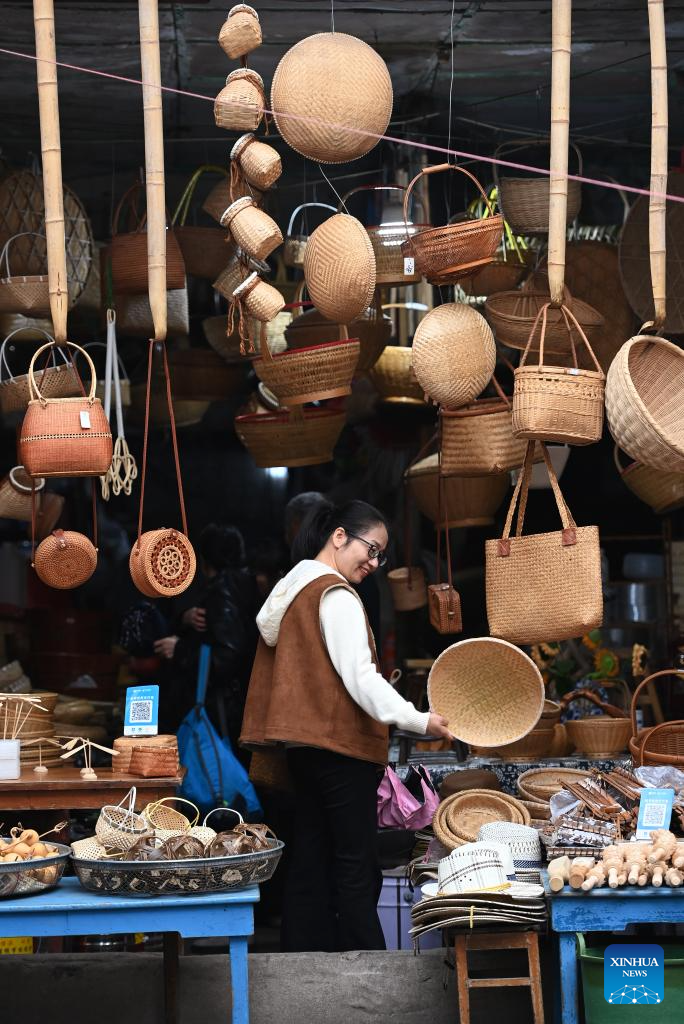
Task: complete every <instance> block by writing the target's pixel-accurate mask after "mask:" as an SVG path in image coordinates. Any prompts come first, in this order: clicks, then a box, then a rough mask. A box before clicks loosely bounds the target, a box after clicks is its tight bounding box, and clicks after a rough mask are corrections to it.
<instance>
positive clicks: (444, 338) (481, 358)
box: [413, 302, 496, 409]
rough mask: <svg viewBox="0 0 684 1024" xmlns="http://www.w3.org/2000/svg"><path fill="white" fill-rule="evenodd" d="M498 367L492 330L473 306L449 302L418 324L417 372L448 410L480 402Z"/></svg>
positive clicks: (414, 347)
mask: <svg viewBox="0 0 684 1024" xmlns="http://www.w3.org/2000/svg"><path fill="white" fill-rule="evenodd" d="M495 365H496V345H495V343H494V335H493V334H492V330H491V327H490V326H489V324H488V323H487V321H486V320H485V318H484V317H483V316H482V315H481V314H480V313H478V312H477V310H475V309H473V308H472V307H471V306H465V305H463V304H462V303H460V302H447V303H445V304H444V305H443V306H437V308H436V309H432V310H430V312H429V313H427V314H426V316H425V317H424V318H423V319H422V320H421V322H420V323H419V324H418V328H417V330H416V333H415V335H414V337H413V372H414V373H415V375H416V379H417V380H418V383H419V384H420V386H421V387H422V388H423V390H424V391H425V392H426V393H427V394H428V395H430V397H431V398H432V399H434V401H435V402H439V403H440V405H443V406H444V407H445V408H446V409H458V408H459V407H460V406H462V405H467V403H468V402H472V400H473V399H474V398H477V396H478V395H479V394H480V392H481V391H483V390H484V388H485V387H486V386H487V384H488V383H489V381H490V380H491V376H492V374H493V373H494V366H495Z"/></svg>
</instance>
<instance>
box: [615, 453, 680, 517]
mask: <svg viewBox="0 0 684 1024" xmlns="http://www.w3.org/2000/svg"><path fill="white" fill-rule="evenodd" d="M614 457H615V465H616V466H617V469H618V473H619V474H620V478H621V480H622V481H623V483H624V484H625V485H626V486H627V487H628V488H629V489H630V491H632V493H633V494H636V496H637V498H639V499H640V500H641V501H644V502H646V504H647V505H650V506H651V508H652V509H653V511H654V512H656V513H658V514H659V515H662V514H663V513H665V512H674V511H675V509H678V508H682V506H684V472H682V473H670V472H668V471H667V470H664V469H653V468H652V467H651V466H642V465H641V464H640V463H638V462H632V463H631V464H630V465H629V466H622V465H621V464H620V453H619V449H618V446H617V445H615V451H614Z"/></svg>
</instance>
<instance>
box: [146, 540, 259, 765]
mask: <svg viewBox="0 0 684 1024" xmlns="http://www.w3.org/2000/svg"><path fill="white" fill-rule="evenodd" d="M199 554H200V559H201V567H202V572H203V575H204V577H205V579H206V581H207V582H206V587H205V590H204V595H203V599H202V601H201V603H200V604H199V606H198V607H195V608H189V609H188V610H187V611H186V612H185V613H184V615H183V618H182V625H183V628H182V630H181V632H180V635H177V636H176V635H174V636H166V637H162V638H161V639H160V640H157V641H156V643H155V645H154V649H155V652H156V653H157V654H159V655H161V656H162V657H165V658H167V659H169V661H170V662H171V664H170V666H169V667H170V674H171V675H172V676H174V677H175V679H176V680H177V681H178V683H180V686H179V687H178V689H179V690H180V693H179V703H180V704H181V705H182V706H180V707H177V708H176V709H175V710H176V713H177V715H178V720H179V721H180V719H181V718H182V717H183V715H184V714H185V713H186V712H187V711H189V710H190V708H191V707H192V705H193V704H194V700H195V689H196V685H197V666H198V658H199V648H200V646H201V644H210V646H211V673H210V676H209V688H208V692H207V711H208V713H209V716H210V717H211V719H212V721H213V722H214V725H215V726H216V727H217V729H218V730H219V732H221V733H222V734H223V735H224V736H228V737H229V739H230V741H231V745H232V747H233V750H234V752H235V753H236V755H238V756H240V748H239V747H238V743H237V741H238V737H239V735H240V726H241V724H242V713H243V711H244V704H245V697H246V694H247V685H248V683H249V675H250V672H251V668H252V663H253V661H254V654H255V651H256V644H257V630H256V623H255V617H256V613H257V611H258V604H259V601H258V595H257V591H256V586H255V583H254V580H253V578H252V577H251V576H250V574H249V573H248V572H247V569H246V568H245V544H244V541H243V539H242V534H241V533H240V531H239V530H237V529H235V527H233V526H221V525H218V524H216V523H212V524H210V525H209V526H207V527H206V528H205V529H204V530H203V531H202V534H201V536H200V542H199Z"/></svg>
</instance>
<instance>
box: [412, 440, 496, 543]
mask: <svg viewBox="0 0 684 1024" xmlns="http://www.w3.org/2000/svg"><path fill="white" fill-rule="evenodd" d="M406 478H407V483H408V486H409V488H410V491H411V494H412V496H413V498H414V500H415V502H416V505H417V506H418V508H419V510H420V511H421V512H422V513H423V515H425V516H427V517H428V519H431V520H432V522H433V523H435V524H436V523H437V522H439V520H440V510H439V463H438V456H437V455H428V456H427V458H425V459H421V460H420V462H416V463H415V465H414V466H411V468H410V469H409V470H408V471H407V474H406ZM510 483H511V479H510V474H509V473H498V474H492V475H489V476H477V477H459V476H447V477H444V479H443V481H442V485H443V487H444V500H445V503H446V508H447V511H448V517H449V518H448V521H449V526H450V527H451V528H456V527H459V526H490V525H491V524H492V523H493V522H494V515H495V513H496V511H497V509H498V508H499V506H500V505H501V502H502V501H503V499H504V497H505V495H506V492H507V490H508V488H509V487H510Z"/></svg>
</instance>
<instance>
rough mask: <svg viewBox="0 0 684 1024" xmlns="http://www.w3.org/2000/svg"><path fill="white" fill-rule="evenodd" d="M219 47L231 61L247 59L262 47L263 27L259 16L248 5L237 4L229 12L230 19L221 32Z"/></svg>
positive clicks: (227, 19)
mask: <svg viewBox="0 0 684 1024" xmlns="http://www.w3.org/2000/svg"><path fill="white" fill-rule="evenodd" d="M218 41H219V46H220V47H221V49H222V50H223V52H224V53H226V54H227V55H228V56H229V57H230V59H231V60H236V59H237V58H238V57H246V56H247V54H248V53H251V52H252V50H256V48H257V46H261V25H260V24H259V15H258V14H257V12H256V11H255V10H254V8H253V7H250V6H249V5H248V4H236V5H235V7H231V9H230V10H229V11H228V17H227V18H226V20H225V21H224V23H223V25H222V26H221V31H220V32H219V37H218Z"/></svg>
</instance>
